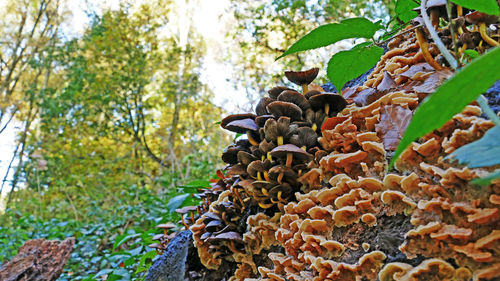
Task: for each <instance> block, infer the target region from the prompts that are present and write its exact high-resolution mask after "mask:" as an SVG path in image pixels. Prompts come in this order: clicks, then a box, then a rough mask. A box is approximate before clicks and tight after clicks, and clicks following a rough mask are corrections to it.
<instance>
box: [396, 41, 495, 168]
mask: <svg viewBox="0 0 500 281" xmlns="http://www.w3.org/2000/svg"><path fill="white" fill-rule="evenodd" d="M499 61H500V48H495V49H493V50H491V51H489V52H488V53H486V54H485V55H483V56H480V57H479V58H477V59H475V60H473V61H472V62H471V63H469V64H468V65H467V66H466V67H464V68H463V69H462V70H461V71H459V72H457V73H456V75H455V76H453V77H452V78H451V79H450V80H448V81H446V82H445V83H444V84H443V85H442V86H441V87H439V88H438V89H437V90H436V92H435V93H434V94H432V95H431V96H429V97H428V98H427V99H425V100H424V101H423V102H422V103H421V104H420V105H419V107H418V108H417V110H416V111H415V114H414V115H413V118H412V121H411V122H410V125H409V126H408V129H407V130H406V133H405V135H404V136H403V139H402V140H401V142H400V143H399V145H398V148H397V149H396V152H395V154H394V157H393V158H392V160H391V163H390V165H389V167H392V165H393V164H394V162H395V161H396V159H397V158H398V157H399V155H401V153H402V152H403V150H404V149H405V148H406V147H407V146H408V145H409V144H410V143H412V142H413V141H414V140H416V139H417V138H419V137H422V136H424V135H425V134H427V133H429V132H431V131H432V130H434V129H438V128H440V127H441V126H443V125H444V124H445V123H446V122H447V121H448V120H450V119H451V118H452V117H453V115H455V114H457V113H458V112H460V111H461V110H462V109H463V108H464V107H465V106H466V105H467V104H469V103H470V102H472V101H473V100H475V99H476V98H477V97H478V96H479V95H480V94H482V93H484V92H486V90H488V88H489V87H490V86H491V85H493V84H494V83H495V82H496V81H497V80H499V79H500V64H499V63H498V62H499Z"/></svg>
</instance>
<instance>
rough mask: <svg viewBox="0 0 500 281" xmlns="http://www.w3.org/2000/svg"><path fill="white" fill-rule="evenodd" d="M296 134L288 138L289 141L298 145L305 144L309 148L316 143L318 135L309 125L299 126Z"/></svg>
mask: <svg viewBox="0 0 500 281" xmlns="http://www.w3.org/2000/svg"><path fill="white" fill-rule="evenodd" d="M297 132H298V134H296V135H293V136H292V137H291V138H290V143H291V144H295V145H296V146H298V147H302V146H305V147H306V148H310V147H313V146H315V145H316V142H317V139H318V135H317V134H316V131H314V130H313V129H312V128H311V127H300V128H298V129H297Z"/></svg>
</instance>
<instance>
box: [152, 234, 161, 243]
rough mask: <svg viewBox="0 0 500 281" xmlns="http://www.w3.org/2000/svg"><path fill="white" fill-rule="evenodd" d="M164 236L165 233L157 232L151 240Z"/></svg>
mask: <svg viewBox="0 0 500 281" xmlns="http://www.w3.org/2000/svg"><path fill="white" fill-rule="evenodd" d="M162 238H163V233H160V234H156V235H155V236H153V238H152V239H151V240H153V241H157V240H161V239H162Z"/></svg>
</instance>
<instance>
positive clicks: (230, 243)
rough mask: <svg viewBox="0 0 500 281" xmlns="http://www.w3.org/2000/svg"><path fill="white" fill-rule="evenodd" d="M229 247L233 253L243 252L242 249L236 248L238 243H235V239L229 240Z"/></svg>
mask: <svg viewBox="0 0 500 281" xmlns="http://www.w3.org/2000/svg"><path fill="white" fill-rule="evenodd" d="M227 247H228V248H229V250H231V252H233V253H241V251H240V250H238V249H236V245H234V241H231V242H229V244H228V245H227Z"/></svg>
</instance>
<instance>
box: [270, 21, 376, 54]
mask: <svg viewBox="0 0 500 281" xmlns="http://www.w3.org/2000/svg"><path fill="white" fill-rule="evenodd" d="M380 28H381V26H380V24H377V23H373V22H371V21H370V20H368V19H365V18H352V19H345V20H343V21H341V22H339V23H330V24H325V25H322V26H319V27H318V28H316V29H314V30H313V31H311V32H309V33H308V34H307V35H305V36H304V37H302V38H300V39H299V40H298V41H297V42H295V43H294V44H293V45H292V46H291V47H290V48H289V49H288V50H286V51H285V52H284V53H283V54H282V55H281V56H279V57H278V58H277V59H280V58H282V57H284V56H286V55H289V54H293V53H296V52H301V51H306V50H311V49H316V48H320V47H325V46H328V45H330V44H334V43H336V42H338V41H340V40H344V39H350V38H372V37H373V35H374V34H375V32H376V31H377V30H379V29H380Z"/></svg>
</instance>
